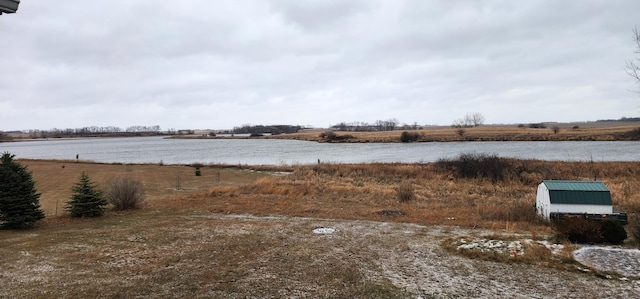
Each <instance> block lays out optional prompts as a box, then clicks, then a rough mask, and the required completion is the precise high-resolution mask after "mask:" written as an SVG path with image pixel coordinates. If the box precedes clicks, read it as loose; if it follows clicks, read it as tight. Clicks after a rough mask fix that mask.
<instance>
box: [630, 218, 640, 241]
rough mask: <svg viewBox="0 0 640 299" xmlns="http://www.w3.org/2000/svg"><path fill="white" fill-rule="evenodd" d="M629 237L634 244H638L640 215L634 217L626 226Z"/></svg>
mask: <svg viewBox="0 0 640 299" xmlns="http://www.w3.org/2000/svg"><path fill="white" fill-rule="evenodd" d="M627 227H628V228H629V232H630V233H631V236H632V237H633V238H634V239H635V240H636V243H638V244H640V215H634V216H633V217H631V218H630V219H629V224H627Z"/></svg>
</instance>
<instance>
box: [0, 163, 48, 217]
mask: <svg viewBox="0 0 640 299" xmlns="http://www.w3.org/2000/svg"><path fill="white" fill-rule="evenodd" d="M14 157H15V155H11V154H10V153H8V152H5V153H4V154H2V157H0V227H2V228H11V229H15V228H30V227H33V226H34V225H35V223H36V222H37V221H38V220H40V219H43V218H44V212H43V211H42V210H41V209H40V194H39V193H37V191H36V187H35V182H34V181H33V178H32V177H31V172H29V171H28V170H27V167H25V166H22V165H21V164H20V163H18V162H16V161H14V160H13V158H14Z"/></svg>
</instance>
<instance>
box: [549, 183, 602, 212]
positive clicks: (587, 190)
mask: <svg viewBox="0 0 640 299" xmlns="http://www.w3.org/2000/svg"><path fill="white" fill-rule="evenodd" d="M542 182H543V183H544V184H545V186H547V189H549V199H550V201H551V203H556V204H578V205H608V206H610V205H613V202H612V201H611V192H610V191H609V188H607V186H606V185H605V184H604V183H602V182H595V181H592V182H590V181H542Z"/></svg>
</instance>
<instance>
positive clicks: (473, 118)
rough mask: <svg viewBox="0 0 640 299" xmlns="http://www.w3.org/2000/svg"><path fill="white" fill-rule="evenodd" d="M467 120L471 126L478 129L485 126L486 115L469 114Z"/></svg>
mask: <svg viewBox="0 0 640 299" xmlns="http://www.w3.org/2000/svg"><path fill="white" fill-rule="evenodd" d="M465 120H466V122H467V123H468V124H469V125H472V126H474V127H477V126H480V125H482V124H484V115H482V114H481V113H478V112H476V113H472V114H467V116H465Z"/></svg>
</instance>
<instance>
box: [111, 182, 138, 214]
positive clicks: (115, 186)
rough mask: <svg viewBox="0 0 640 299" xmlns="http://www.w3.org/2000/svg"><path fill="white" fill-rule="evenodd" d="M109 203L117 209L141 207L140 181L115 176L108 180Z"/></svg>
mask: <svg viewBox="0 0 640 299" xmlns="http://www.w3.org/2000/svg"><path fill="white" fill-rule="evenodd" d="M108 196H109V203H111V204H112V205H113V206H114V209H115V210H117V211H122V210H133V209H139V208H141V207H142V202H143V201H144V189H143V186H142V182H141V181H139V180H134V179H130V178H117V179H113V180H111V181H110V182H109V191H108Z"/></svg>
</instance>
